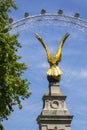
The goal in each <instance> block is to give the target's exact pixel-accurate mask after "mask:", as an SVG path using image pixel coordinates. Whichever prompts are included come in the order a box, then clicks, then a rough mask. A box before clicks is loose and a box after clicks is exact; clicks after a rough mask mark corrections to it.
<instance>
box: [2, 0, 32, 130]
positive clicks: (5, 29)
mask: <svg viewBox="0 0 87 130" xmlns="http://www.w3.org/2000/svg"><path fill="white" fill-rule="evenodd" d="M12 7H13V8H14V9H16V8H17V7H16V5H15V3H14V1H13V0H0V122H1V121H2V120H3V119H8V116H9V115H10V114H11V112H13V111H14V109H13V107H14V105H18V106H19V108H22V104H21V99H22V100H24V99H26V98H28V97H29V95H30V94H31V93H30V92H29V91H28V89H29V87H28V86H29V82H28V81H27V79H23V78H22V74H23V73H24V71H25V69H26V68H27V66H26V64H25V63H20V62H19V59H21V57H20V56H18V55H17V51H18V49H19V48H20V47H21V45H20V43H19V42H18V40H17V37H18V36H17V35H13V36H11V35H10V34H9V29H10V27H9V15H8V12H9V11H11V8H12ZM0 128H2V130H3V127H2V125H1V124H0Z"/></svg>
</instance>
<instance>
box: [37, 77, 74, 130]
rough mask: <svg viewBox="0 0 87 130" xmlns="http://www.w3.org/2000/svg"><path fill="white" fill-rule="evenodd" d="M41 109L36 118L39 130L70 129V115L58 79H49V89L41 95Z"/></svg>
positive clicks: (71, 117)
mask: <svg viewBox="0 0 87 130" xmlns="http://www.w3.org/2000/svg"><path fill="white" fill-rule="evenodd" d="M42 99H43V109H42V112H41V114H40V115H39V116H38V118H37V122H38V124H39V129H40V130H71V121H72V119H73V116H71V115H70V113H69V110H68V109H67V107H66V102H65V100H66V96H65V95H64V94H63V93H62V92H61V90H60V84H59V81H58V82H57V81H56V82H53V80H52V81H51V80H49V90H48V92H47V93H46V94H45V95H44V96H43V98H42Z"/></svg>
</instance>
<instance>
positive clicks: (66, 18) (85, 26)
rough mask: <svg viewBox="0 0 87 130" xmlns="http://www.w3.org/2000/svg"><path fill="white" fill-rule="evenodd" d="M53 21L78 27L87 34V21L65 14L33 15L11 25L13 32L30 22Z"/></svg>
mask: <svg viewBox="0 0 87 130" xmlns="http://www.w3.org/2000/svg"><path fill="white" fill-rule="evenodd" d="M43 20H44V21H53V20H55V21H56V20H57V21H60V22H61V21H62V22H66V23H69V24H73V25H75V26H78V27H80V28H82V30H84V32H86V33H87V31H86V30H87V21H86V20H84V19H81V18H79V17H75V16H71V15H65V14H52V13H51V14H47V13H46V14H43V15H42V14H39V15H32V16H28V17H25V18H22V19H19V20H17V21H13V22H12V23H11V27H12V29H11V30H14V29H16V28H19V26H22V25H26V23H27V24H28V22H30V23H35V22H36V21H37V22H40V21H43ZM78 27H77V28H78Z"/></svg>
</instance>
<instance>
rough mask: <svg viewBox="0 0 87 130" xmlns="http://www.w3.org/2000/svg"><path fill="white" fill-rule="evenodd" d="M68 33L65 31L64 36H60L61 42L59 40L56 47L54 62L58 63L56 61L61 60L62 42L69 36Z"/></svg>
mask: <svg viewBox="0 0 87 130" xmlns="http://www.w3.org/2000/svg"><path fill="white" fill-rule="evenodd" d="M69 35H70V34H69V33H66V34H65V35H64V37H63V38H62V40H61V42H60V45H59V47H58V50H57V52H56V56H55V58H56V63H58V62H60V61H61V56H62V47H63V45H64V42H65V41H66V39H67V38H68V37H69Z"/></svg>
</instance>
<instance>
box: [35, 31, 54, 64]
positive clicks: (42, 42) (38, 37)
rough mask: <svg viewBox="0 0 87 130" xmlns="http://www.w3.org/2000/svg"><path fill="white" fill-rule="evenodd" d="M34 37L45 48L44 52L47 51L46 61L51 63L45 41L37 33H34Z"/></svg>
mask: <svg viewBox="0 0 87 130" xmlns="http://www.w3.org/2000/svg"><path fill="white" fill-rule="evenodd" d="M35 37H36V38H37V39H38V40H39V41H40V43H41V44H42V45H43V47H44V48H45V50H46V53H47V58H48V62H49V63H51V61H52V55H51V53H50V51H49V49H48V47H47V46H46V44H45V42H44V41H43V39H42V38H41V37H40V36H39V35H38V34H37V33H35Z"/></svg>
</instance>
